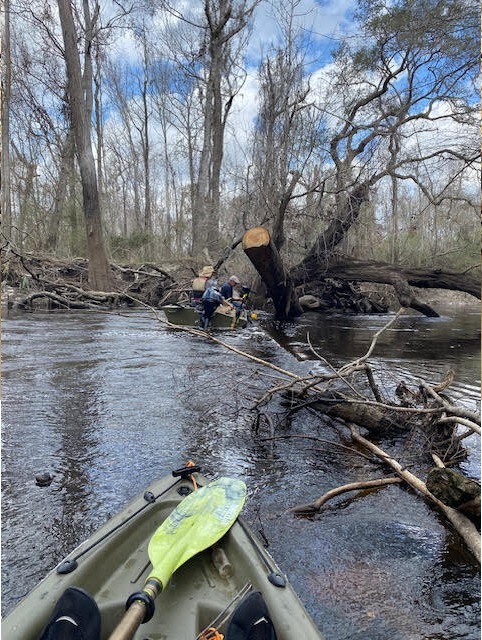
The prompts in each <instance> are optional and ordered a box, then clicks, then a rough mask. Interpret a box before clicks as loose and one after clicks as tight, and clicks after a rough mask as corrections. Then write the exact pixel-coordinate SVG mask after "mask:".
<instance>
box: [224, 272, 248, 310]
mask: <svg viewBox="0 0 482 640" xmlns="http://www.w3.org/2000/svg"><path fill="white" fill-rule="evenodd" d="M238 284H239V278H238V277H237V276H230V277H229V279H228V280H227V282H225V283H224V284H223V286H222V287H221V291H220V293H221V295H222V296H223V298H224V299H225V300H228V301H229V302H231V303H232V304H233V306H234V307H235V309H236V317H239V314H240V313H241V309H242V308H243V299H242V298H241V296H240V295H239V294H238V292H237V291H236V289H235V287H236V286H237V285H238Z"/></svg>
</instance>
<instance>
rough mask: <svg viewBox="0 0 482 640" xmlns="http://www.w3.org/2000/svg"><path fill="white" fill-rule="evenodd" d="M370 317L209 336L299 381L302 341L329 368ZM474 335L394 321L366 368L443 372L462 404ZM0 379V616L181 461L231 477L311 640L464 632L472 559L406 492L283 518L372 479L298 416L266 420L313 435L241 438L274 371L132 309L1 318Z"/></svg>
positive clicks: (437, 324) (444, 323) (461, 321)
mask: <svg viewBox="0 0 482 640" xmlns="http://www.w3.org/2000/svg"><path fill="white" fill-rule="evenodd" d="M386 321H387V318H386V317H385V316H380V317H378V316H376V317H368V318H360V317H348V318H347V317H344V316H330V317H323V316H320V315H316V314H306V315H305V316H303V317H302V318H301V319H300V321H299V322H297V323H296V324H293V325H287V326H284V327H280V326H276V327H274V326H271V325H270V323H268V322H267V323H266V327H267V328H268V329H269V332H270V333H271V335H272V336H273V338H275V339H274V340H273V339H272V338H271V337H270V335H269V334H268V333H266V332H265V331H263V330H262V329H261V328H260V327H257V326H251V327H249V328H248V329H246V330H243V331H239V332H236V333H232V334H231V333H229V334H227V335H226V337H225V339H226V340H227V341H229V342H231V343H233V344H234V345H235V346H236V347H238V348H239V349H242V350H245V351H247V352H249V353H251V354H253V355H255V356H257V357H260V358H263V359H265V360H268V361H270V362H273V363H274V364H276V365H278V366H280V367H283V368H285V369H288V370H290V371H293V372H295V373H298V374H300V375H306V374H307V372H308V371H310V370H312V369H313V368H316V367H325V366H326V363H323V362H319V361H316V359H315V356H314V353H313V350H311V349H310V347H309V345H308V341H307V333H309V341H310V343H311V345H312V347H313V349H314V350H315V351H318V352H319V353H320V354H321V355H322V356H323V357H324V358H326V359H327V360H329V361H330V362H332V363H333V364H335V365H337V364H341V363H345V362H347V361H349V360H352V359H354V358H356V357H359V356H361V355H363V354H364V353H365V352H366V350H367V349H368V347H369V345H370V342H371V340H372V337H373V334H374V332H376V331H377V330H378V329H380V328H381V327H382V326H383V325H384V324H385V323H386ZM478 329H479V321H478V316H477V313H476V312H475V311H474V312H469V313H466V312H464V313H460V314H457V315H456V317H451V316H450V315H449V314H447V315H446V316H444V317H442V318H440V319H436V320H432V319H431V320H427V319H425V318H421V317H420V316H416V317H415V316H409V317H403V318H401V319H400V321H399V322H398V323H397V325H396V326H395V327H393V329H392V330H390V331H389V332H387V333H386V334H382V336H380V338H379V341H378V343H377V348H376V350H375V352H374V356H373V358H372V359H371V361H372V362H373V364H374V367H375V368H376V370H377V373H379V374H380V375H383V376H384V377H385V379H386V380H389V379H392V378H393V380H394V381H395V378H397V377H398V376H401V377H403V378H404V379H405V380H407V381H411V380H416V379H417V377H424V378H426V379H429V380H434V381H437V380H439V379H440V377H441V376H442V375H443V374H444V373H445V371H446V369H447V368H448V367H449V366H451V367H452V368H455V369H456V372H457V380H456V385H455V391H454V393H455V394H456V395H458V398H459V399H460V400H461V401H463V402H464V403H466V404H467V406H469V407H470V408H472V409H474V408H476V406H477V404H478V398H479V377H480V342H479V338H478V333H477V332H478ZM278 342H281V343H283V344H284V346H286V348H287V351H286V350H282V349H280V348H279V346H278V344H277V343H278ZM293 354H295V355H296V357H293ZM2 373H3V411H2V414H3V416H2V417H3V427H2V550H3V556H2V561H3V562H2V607H3V612H6V611H7V610H9V609H10V608H11V607H12V606H14V604H15V603H16V602H17V601H18V599H19V598H21V597H22V596H23V595H24V592H25V591H26V590H28V589H30V588H31V587H32V586H34V585H35V584H36V583H37V582H38V580H39V579H40V578H41V577H42V576H43V575H44V573H45V571H46V570H47V569H49V568H51V567H53V566H55V565H56V564H57V563H58V562H59V561H60V559H62V557H63V556H64V555H65V554H66V553H67V552H68V551H70V550H71V549H72V547H73V546H74V545H76V544H78V543H79V542H81V541H82V540H83V539H85V538H86V537H87V536H88V535H89V534H90V533H91V532H92V531H93V530H94V529H95V528H96V527H98V526H99V525H100V524H101V523H103V522H104V521H105V520H106V519H107V518H108V517H109V516H110V515H113V514H114V513H116V512H117V511H118V510H119V508H121V507H122V506H123V505H124V504H125V503H126V501H127V500H128V499H129V498H131V497H132V496H134V495H136V494H137V493H139V492H140V491H142V490H143V489H144V488H145V487H146V486H147V484H149V483H150V482H151V481H152V480H153V479H155V478H157V477H158V476H160V475H163V474H165V473H168V472H169V471H170V470H171V469H173V468H177V467H179V466H181V465H182V464H183V463H184V462H185V461H186V460H187V459H189V458H192V459H195V460H196V461H197V462H200V463H201V464H202V466H203V468H204V469H205V471H206V472H207V473H208V475H219V474H225V475H233V476H239V477H242V478H243V479H245V481H246V482H247V484H248V491H249V500H248V502H247V506H246V508H245V514H246V517H247V519H248V520H249V521H250V522H251V523H252V525H253V527H254V529H255V530H260V531H262V533H263V535H265V536H266V537H267V539H268V540H269V543H270V550H271V552H272V554H273V555H274V556H275V558H276V559H277V560H278V562H279V563H280V564H281V566H282V568H283V570H284V571H286V572H287V573H288V574H289V576H290V578H291V581H292V582H293V585H294V586H295V588H296V590H297V591H298V593H299V594H300V596H301V598H302V600H303V601H304V602H305V604H306V606H307V608H308V610H309V611H310V613H311V615H312V616H313V617H314V619H315V621H316V623H317V624H318V626H319V627H320V628H321V629H322V630H323V631H324V633H325V636H326V638H327V640H328V639H330V640H342V639H345V638H346V639H347V638H351V639H354V638H360V639H361V638H364V639H365V640H366V639H367V638H368V639H369V640H386V638H396V639H403V640H412V639H413V638H439V639H441V640H449V639H454V638H466V639H468V640H472V639H475V638H477V637H479V636H478V633H479V600H478V590H479V577H478V571H477V568H476V567H475V566H474V563H473V562H472V559H471V558H470V556H469V555H468V554H467V553H466V552H465V550H464V549H463V548H461V547H460V545H459V543H458V541H457V539H456V538H454V537H453V535H452V534H451V533H450V532H449V530H448V529H446V527H445V526H444V523H443V522H442V521H441V520H440V519H439V517H438V516H437V515H436V514H435V513H434V512H433V511H432V510H431V509H430V508H429V507H428V506H427V505H426V504H425V503H424V502H423V501H421V500H420V499H418V498H416V497H415V496H413V495H412V493H411V492H409V491H407V490H405V489H403V488H402V487H399V486H391V487H388V488H386V489H384V490H381V491H378V492H374V493H371V494H370V495H368V496H363V497H354V496H351V497H346V498H344V499H340V500H339V501H338V502H334V503H333V504H330V505H327V507H326V508H325V509H324V510H323V512H322V513H321V514H319V515H317V516H315V517H312V518H309V519H306V518H297V517H294V516H292V515H287V514H286V513H284V511H285V509H286V507H288V506H292V505H295V504H298V503H301V502H303V503H304V502H307V501H309V500H311V499H313V498H316V497H317V496H319V495H321V494H322V493H324V492H325V491H327V490H328V489H331V488H333V487H335V486H338V485H341V484H345V483H347V482H351V481H354V480H357V479H361V478H369V477H370V478H371V477H379V476H380V473H381V472H380V469H379V468H378V467H377V466H376V465H374V464H373V463H371V462H369V461H367V460H364V459H362V458H360V457H359V456H356V455H350V454H348V453H342V454H341V453H340V450H339V449H337V448H336V447H333V446H332V445H330V444H329V443H328V442H327V441H329V440H336V439H337V436H336V434H335V432H334V431H333V430H332V428H331V427H330V426H329V425H327V424H326V423H325V422H324V421H323V420H322V419H320V418H318V417H314V416H313V415H312V414H301V413H300V414H297V415H295V416H294V417H293V418H292V420H291V422H290V423H289V425H287V424H286V423H281V422H280V423H279V424H278V422H276V421H275V423H274V424H275V429H276V435H289V434H291V435H292V434H298V435H300V436H306V435H317V436H319V437H320V438H322V439H323V440H324V443H323V444H321V443H319V444H313V443H312V442H309V443H308V442H307V441H306V440H303V439H299V440H294V439H285V440H279V441H277V442H276V443H273V442H270V441H263V440H262V439H261V438H260V437H256V436H255V434H254V431H253V428H252V426H253V425H252V415H251V414H250V413H249V412H248V411H247V407H249V406H252V404H253V400H254V399H256V398H258V397H259V396H260V395H261V394H262V392H263V390H265V389H266V388H267V386H270V385H271V384H273V382H274V381H273V378H272V377H271V376H272V375H274V372H270V374H268V375H267V373H266V370H265V371H263V370H262V369H261V367H259V366H258V365H256V364H255V363H253V362H250V361H248V360H245V359H243V358H240V357H238V356H236V355H235V354H233V353H232V352H227V351H226V350H224V349H222V348H220V347H219V346H218V345H215V344H213V343H210V342H206V341H204V340H200V339H198V338H196V337H193V336H189V335H186V334H182V333H177V332H173V331H169V330H166V329H164V328H163V327H162V326H159V325H158V323H156V322H155V321H154V320H153V319H152V318H150V317H149V316H147V315H145V316H142V315H139V314H132V315H130V316H128V317H124V316H116V315H100V314H99V315H97V314H88V313H78V314H70V315H69V314H50V315H42V314H31V315H21V316H17V317H11V318H7V319H6V320H4V322H3V372H2ZM394 383H395V382H394ZM274 409H275V411H278V412H279V415H280V416H281V415H282V412H283V408H282V407H281V406H278V405H275V407H274ZM264 428H265V429H266V427H264ZM266 435H269V433H267V432H266V433H263V429H261V433H260V436H266ZM479 463H480V455H479V448H478V443H477V441H476V440H475V438H474V442H473V443H472V453H471V457H470V460H469V461H468V462H467V463H465V468H466V470H469V471H470V472H473V475H475V474H476V473H479V472H478V468H479ZM42 471H50V472H51V473H52V474H53V475H54V476H55V478H54V482H53V483H52V485H51V486H50V487H46V488H40V487H37V486H36V485H35V483H34V478H35V475H36V474H37V473H40V472H42ZM294 541H296V542H295V544H294V543H293V542H294Z"/></svg>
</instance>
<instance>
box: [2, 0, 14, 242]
mask: <svg viewBox="0 0 482 640" xmlns="http://www.w3.org/2000/svg"><path fill="white" fill-rule="evenodd" d="M2 62H3V64H2V96H1V111H2V116H1V117H2V160H1V182H2V195H1V208H2V217H3V228H4V230H5V231H6V233H7V235H8V236H10V225H11V222H12V215H11V201H10V91H11V84H12V60H11V55H10V0H4V2H3V33H2Z"/></svg>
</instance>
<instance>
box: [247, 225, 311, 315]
mask: <svg viewBox="0 0 482 640" xmlns="http://www.w3.org/2000/svg"><path fill="white" fill-rule="evenodd" d="M243 250H244V252H245V254H246V255H247V256H248V258H249V259H250V260H251V262H252V264H253V266H254V267H255V269H256V271H257V272H258V273H259V275H260V276H261V279H262V280H263V282H264V284H265V286H266V289H267V296H268V297H270V298H271V299H272V300H273V304H274V307H275V313H276V319H277V320H288V319H290V318H293V317H295V316H298V315H301V314H302V313H303V310H302V308H301V306H300V303H299V302H298V296H297V295H296V292H295V289H294V285H293V282H292V280H291V278H290V276H289V274H288V273H287V271H286V269H285V268H284V266H283V263H282V261H281V257H280V255H279V253H278V250H277V249H276V247H275V246H274V244H273V242H272V241H271V236H270V233H269V231H268V230H267V229H265V228H264V227H253V228H252V229H249V230H248V231H246V233H245V234H244V236H243Z"/></svg>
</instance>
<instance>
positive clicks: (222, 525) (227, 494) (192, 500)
mask: <svg viewBox="0 0 482 640" xmlns="http://www.w3.org/2000/svg"><path fill="white" fill-rule="evenodd" d="M245 499H246V485H245V484H244V482H243V481H242V480H236V479H231V478H219V479H218V480H215V481H214V482H211V483H210V484H208V485H207V486H205V487H202V488H201V489H199V490H198V491H194V492H193V493H191V494H189V495H188V496H187V497H186V498H184V500H182V502H180V503H179V504H178V506H177V507H176V508H175V509H174V511H173V512H172V513H171V514H170V515H169V517H168V518H167V519H166V520H165V521H164V522H163V523H162V524H161V526H160V527H159V528H158V529H157V531H156V532H155V534H154V535H153V537H152V538H151V541H150V542H149V547H148V553H149V559H150V561H151V563H152V567H153V569H152V572H151V574H150V575H149V578H154V579H156V580H158V581H159V582H160V583H161V584H162V586H163V587H165V586H166V584H167V583H168V581H169V579H170V577H171V576H172V574H173V573H174V571H175V570H176V569H177V568H178V567H180V566H181V565H182V564H184V562H187V561H188V560H189V558H192V556H194V555H195V554H196V553H199V552H200V551H203V550H204V549H207V547H210V546H211V545H213V544H214V543H215V542H217V541H218V540H219V539H220V538H221V537H222V536H223V535H224V534H225V533H226V532H227V531H228V530H229V529H230V528H231V526H232V525H233V523H234V521H235V520H236V518H237V517H238V515H239V512H240V511H241V509H242V507H243V504H244V501H245ZM149 578H148V579H149Z"/></svg>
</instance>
